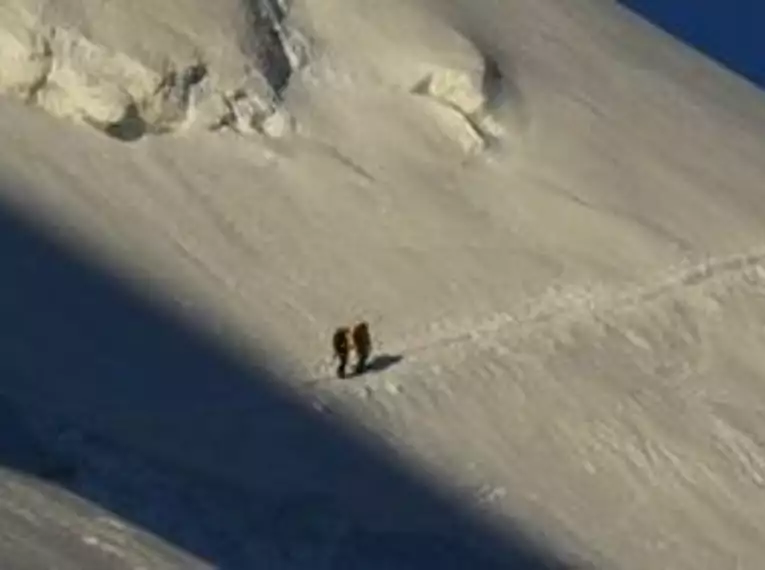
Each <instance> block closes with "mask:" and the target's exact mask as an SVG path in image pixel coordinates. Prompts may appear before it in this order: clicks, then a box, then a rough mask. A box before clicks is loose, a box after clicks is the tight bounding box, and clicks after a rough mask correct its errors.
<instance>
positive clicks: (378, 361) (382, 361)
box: [366, 353, 404, 372]
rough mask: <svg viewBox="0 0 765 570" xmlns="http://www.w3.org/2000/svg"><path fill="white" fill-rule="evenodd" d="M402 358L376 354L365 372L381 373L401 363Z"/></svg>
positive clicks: (400, 356)
mask: <svg viewBox="0 0 765 570" xmlns="http://www.w3.org/2000/svg"><path fill="white" fill-rule="evenodd" d="M403 359H404V357H403V356H402V355H401V354H387V353H383V354H378V355H376V356H374V357H373V358H372V359H371V360H370V361H369V363H368V364H367V366H366V371H367V372H383V371H385V370H387V369H388V368H390V367H391V366H394V365H396V364H398V363H399V362H401V361H402V360H403Z"/></svg>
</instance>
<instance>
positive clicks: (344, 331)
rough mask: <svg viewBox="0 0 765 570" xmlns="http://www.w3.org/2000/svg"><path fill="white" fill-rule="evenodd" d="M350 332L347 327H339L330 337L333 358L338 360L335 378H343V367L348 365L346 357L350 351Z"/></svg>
mask: <svg viewBox="0 0 765 570" xmlns="http://www.w3.org/2000/svg"><path fill="white" fill-rule="evenodd" d="M350 345H351V343H350V330H349V329H348V327H340V328H339V329H336V330H335V334H334V335H333V336H332V348H333V349H334V358H338V359H340V364H338V366H337V377H338V378H345V367H346V366H347V364H348V355H349V354H350V351H351V346H350Z"/></svg>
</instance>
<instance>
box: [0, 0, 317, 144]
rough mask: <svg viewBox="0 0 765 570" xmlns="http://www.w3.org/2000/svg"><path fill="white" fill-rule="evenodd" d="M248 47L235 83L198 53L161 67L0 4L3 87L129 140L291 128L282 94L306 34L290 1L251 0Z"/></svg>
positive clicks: (168, 58)
mask: <svg viewBox="0 0 765 570" xmlns="http://www.w3.org/2000/svg"><path fill="white" fill-rule="evenodd" d="M247 14H248V17H249V21H248V25H249V26H250V28H251V30H252V33H251V34H249V35H248V36H247V37H248V40H247V41H246V42H245V43H247V44H248V45H244V46H242V49H243V51H245V53H246V54H247V55H249V56H250V57H251V59H252V68H251V69H250V70H248V72H247V73H246V74H244V75H243V76H242V77H241V78H240V81H239V83H240V84H239V86H238V87H235V88H230V86H228V85H224V84H223V83H222V82H221V81H220V78H219V77H218V74H217V70H216V69H215V68H212V67H210V66H209V65H208V64H207V63H206V62H205V61H204V59H203V57H202V56H201V55H200V56H199V57H198V58H197V61H194V62H192V63H190V64H188V63H185V64H178V63H176V62H174V61H173V59H172V57H173V56H172V54H152V55H153V56H157V55H158V56H160V57H164V58H165V59H164V63H163V64H162V65H161V66H160V68H155V67H152V66H150V65H147V64H146V63H144V62H142V61H138V60H137V59H135V58H133V57H130V56H128V55H126V54H123V53H117V52H114V51H112V50H110V49H109V48H107V47H106V46H103V45H99V44H98V43H95V42H93V41H90V40H89V39H88V38H87V37H86V36H85V35H83V34H82V33H81V32H80V31H79V30H77V29H73V28H68V27H61V26H48V25H45V24H42V23H40V22H39V21H36V20H34V19H33V18H32V17H31V16H29V15H28V14H26V13H25V12H22V11H21V10H18V11H14V9H13V8H12V7H5V8H2V9H0V15H1V16H2V20H0V93H2V92H7V93H12V94H16V95H18V96H20V97H21V98H23V99H24V100H25V101H26V102H28V103H30V104H33V105H36V106H39V107H41V108H43V109H44V110H46V111H47V112H49V113H51V114H52V115H55V116H58V117H64V118H69V119H73V120H76V121H81V122H84V123H87V124H89V125H91V126H93V127H95V128H98V129H99V130H102V131H103V132H105V133H106V134H108V135H110V136H112V137H114V138H116V139H119V140H123V141H133V140H137V139H139V138H141V137H143V136H145V135H159V134H166V133H172V132H175V131H178V130H180V129H183V128H187V127H201V128H203V129H207V130H219V129H221V128H230V129H233V130H235V131H237V132H239V133H245V134H248V133H255V132H256V133H260V134H263V135H266V136H271V137H279V136H282V135H284V134H285V133H286V132H287V131H288V130H289V128H290V124H291V123H290V118H289V116H288V113H287V112H286V110H285V109H284V108H283V106H282V105H281V104H280V98H281V95H282V93H283V91H284V89H285V88H286V87H287V85H288V83H289V81H290V78H291V76H292V73H293V72H294V70H295V69H297V68H298V67H300V66H301V65H303V64H304V63H305V51H304V50H301V48H300V46H301V45H302V44H301V41H300V36H299V34H298V33H297V32H296V31H293V30H289V29H287V28H285V26H284V25H283V23H282V20H283V19H284V17H285V15H286V5H284V4H283V3H273V2H271V1H268V0H262V1H254V0H253V1H251V2H248V3H247Z"/></svg>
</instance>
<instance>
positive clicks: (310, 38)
mask: <svg viewBox="0 0 765 570" xmlns="http://www.w3.org/2000/svg"><path fill="white" fill-rule="evenodd" d="M210 6H211V5H210V4H209V3H207V2H203V1H201V0H200V1H198V2H197V1H193V0H186V1H184V2H180V1H177V2H172V3H170V2H166V3H163V6H162V7H161V8H157V7H156V6H155V3H148V2H147V3H143V2H111V3H108V4H102V3H97V2H60V1H56V2H44V1H42V0H13V1H11V2H6V3H5V4H4V6H3V7H2V8H0V70H2V71H0V89H2V91H4V92H5V93H6V95H7V96H6V97H5V98H4V99H2V100H1V101H0V128H1V129H2V131H3V133H4V134H5V137H4V141H3V152H2V153H1V154H0V168H2V173H3V177H4V179H5V181H6V184H5V185H4V186H3V189H2V192H3V193H2V199H3V202H4V203H5V204H6V205H7V206H8V207H11V208H14V209H19V210H21V211H24V212H27V213H28V214H29V215H31V216H33V217H35V218H36V219H40V220H42V221H44V222H45V223H46V224H48V225H52V226H54V227H55V228H56V231H57V232H58V234H60V237H61V239H64V240H66V241H67V242H68V243H73V244H77V247H78V248H80V249H83V250H84V251H87V253H88V255H90V256H93V257H95V258H98V259H99V260H101V262H102V263H104V264H106V265H107V266H108V267H110V268H112V270H113V271H114V272H115V273H117V274H119V275H122V276H124V277H125V278H126V279H131V280H132V282H133V283H134V284H135V286H137V287H139V288H143V289H145V290H148V291H151V292H153V294H157V295H160V296H161V297H162V298H163V299H165V300H166V302H167V303H168V304H171V305H172V306H173V307H174V308H175V310H176V311H179V312H180V313H182V314H183V315H185V318H187V319H190V320H193V321H194V322H197V323H200V324H201V326H203V327H204V328H205V329H207V330H209V331H213V332H214V333H215V334H216V335H217V336H219V337H220V338H222V339H225V341H226V342H227V343H229V344H231V345H235V346H236V347H237V349H238V350H239V351H241V352H243V353H252V354H257V355H262V354H268V355H269V357H270V358H272V359H273V360H274V363H275V364H274V366H275V367H276V368H278V369H279V370H280V371H282V372H281V373H280V378H281V380H280V381H281V382H282V383H283V384H285V385H286V386H289V387H290V388H292V389H294V390H296V391H297V393H299V394H300V395H301V397H303V398H305V399H306V401H308V402H313V405H315V406H317V407H318V408H320V409H322V410H324V413H329V414H330V415H333V414H334V415H344V414H346V415H347V416H348V417H350V418H351V419H352V420H353V421H354V422H355V425H357V426H359V427H358V429H361V428H362V426H364V427H367V428H369V429H371V430H372V431H373V432H374V433H376V434H377V435H378V436H380V437H381V438H383V439H384V440H385V441H386V442H387V443H388V444H390V446H391V447H392V448H393V449H395V450H397V451H398V453H400V454H401V455H402V456H403V457H404V458H405V459H406V461H407V462H409V463H410V464H411V465H415V466H416V467H417V469H419V470H422V471H423V472H424V473H426V474H427V476H428V477H429V478H431V479H432V481H434V483H433V484H434V485H447V486H448V487H449V488H451V489H453V490H455V492H457V493H458V494H460V496H462V497H463V499H464V501H465V502H466V503H468V502H471V501H473V502H475V501H476V500H477V501H478V502H483V503H484V506H482V507H481V508H482V509H483V510H485V511H487V513H490V514H491V516H493V517H497V520H498V522H497V523H496V524H497V525H498V526H502V525H503V524H504V523H508V524H510V521H513V524H519V525H520V526H521V527H522V528H527V529H529V532H530V533H531V534H535V535H543V536H544V537H545V538H546V539H547V541H548V542H549V543H550V544H551V545H552V548H553V549H554V550H557V551H559V552H565V553H570V554H571V555H572V556H573V555H576V557H577V558H581V559H584V560H590V561H591V562H592V563H593V564H595V565H596V566H598V567H608V568H625V569H628V568H646V567H652V568H654V567H655V568H689V569H690V568H693V569H697V568H757V567H758V561H759V560H760V559H761V558H762V554H763V547H762V544H763V530H765V529H764V528H763V524H762V522H761V519H762V518H763V517H762V515H763V507H762V506H761V505H760V501H758V498H759V496H760V494H761V488H762V485H763V481H765V451H764V450H763V444H762V442H763V441H765V439H764V438H765V431H764V430H765V428H763V424H762V402H763V401H765V400H764V399H763V397H764V396H765V394H763V384H762V378H763V371H765V364H764V363H763V361H762V358H761V355H760V352H761V350H760V344H759V340H760V339H761V336H762V335H761V332H760V329H761V323H762V320H763V318H765V307H763V305H762V298H763V297H762V293H763V291H764V290H765V285H764V279H765V267H763V260H765V236H763V233H764V230H763V228H762V224H761V219H762V218H763V215H764V214H765V200H763V199H762V197H761V191H760V189H761V181H762V180H763V177H764V175H765V164H763V162H762V160H761V157H762V156H764V155H765V142H763V141H765V138H763V132H765V105H764V104H763V102H764V100H763V97H762V94H761V93H759V92H758V91H756V90H755V89H754V88H753V87H752V86H750V85H749V84H747V83H745V82H744V81H742V80H740V79H739V78H737V77H734V76H732V75H731V74H729V73H728V72H726V71H724V70H723V69H721V68H719V67H717V66H716V65H714V64H713V63H711V62H709V61H708V60H705V59H704V58H702V57H701V56H700V55H699V54H697V53H695V52H693V51H692V50H690V49H687V48H685V47H683V46H681V45H680V44H679V43H678V42H676V41H674V40H672V39H671V38H669V37H667V36H666V35H663V34H662V33H661V32H659V31H657V30H656V29H654V28H652V27H650V26H648V25H647V24H645V23H644V22H642V21H641V20H639V19H638V18H636V17H633V16H631V15H630V14H629V13H628V12H626V11H624V10H623V9H622V8H620V7H619V6H618V5H616V4H615V3H613V2H606V1H603V0H587V1H581V2H577V3H576V5H574V3H568V2H560V1H555V0H507V1H505V2H498V1H493V0H419V1H418V2H405V1H403V0H389V1H387V2H384V3H383V2H371V1H359V2H355V3H348V2H341V1H340V0H322V1H320V2H319V1H318V0H295V1H294V2H282V3H279V2H268V1H266V0H261V1H256V0H251V1H249V2H233V1H227V2H219V3H216V7H215V9H214V10H212V9H211V8H210ZM6 310H7V311H10V309H6ZM357 316H363V317H365V318H368V319H369V320H370V321H371V322H372V326H373V333H374V334H375V337H376V340H377V342H378V352H379V353H380V354H383V355H388V356H389V357H390V358H388V362H387V364H386V363H384V362H382V361H380V362H381V364H380V368H382V370H380V372H379V373H376V374H373V375H370V376H368V377H366V378H361V379H355V380H348V381H344V382H341V381H338V380H335V379H332V378H331V363H330V362H329V359H328V349H327V347H328V336H329V332H330V331H331V329H332V328H333V327H335V326H337V325H339V324H342V323H345V322H347V321H349V320H351V319H353V318H356V317H357ZM67 326H69V325H67ZM71 326H73V327H74V328H73V329H72V333H71V334H73V335H75V336H76V334H77V333H76V331H77V330H78V329H77V327H76V326H75V325H71ZM62 327H64V325H62ZM63 330H66V328H65V327H64V329H63ZM29 338H30V339H31V340H30V341H29V342H35V341H34V339H35V338H36V337H34V336H30V337H29ZM104 342H106V341H104ZM15 344H16V345H18V346H19V347H21V348H17V349H16V352H15V353H14V354H17V356H16V357H14V358H15V359H16V360H14V361H13V367H14V368H15V369H20V370H26V371H27V372H26V376H25V377H29V375H33V373H34V371H38V372H39V371H40V370H41V369H40V368H39V366H41V365H40V364H39V363H32V362H31V361H32V360H33V359H32V358H29V357H24V356H23V355H24V354H25V352H24V350H23V347H24V346H26V345H25V344H24V341H21V340H19V341H16V343H15ZM87 346H88V344H87V343H85V345H84V347H80V348H79V349H78V350H83V351H86V352H84V353H82V358H84V359H85V360H87V358H88V356H87V355H88V352H87V350H88V349H87ZM37 349H38V348H35V350H37ZM110 350H118V349H117V348H114V347H112V348H111V349H110ZM27 352H28V351H27ZM56 352H57V353H60V354H59V356H60V358H61V362H62V363H71V362H72V361H73V360H76V358H78V357H77V356H76V355H75V356H72V355H69V354H68V349H67V348H66V347H65V348H64V349H62V350H58V351H56ZM96 352H97V351H96ZM78 354H80V353H78ZM94 354H95V352H94ZM384 364H385V365H384ZM36 366H37V367H38V368H36ZM53 367H54V364H51V365H50V369H51V370H53ZM42 370H43V371H45V370H47V369H46V368H45V367H43V368H42ZM74 370H77V368H76V367H75V368H74V369H73V370H72V371H70V373H69V374H70V375H71V376H75V374H73V371H74ZM51 373H52V372H51ZM71 381H72V382H76V379H73V380H71ZM7 384H8V385H7V386H5V387H4V388H3V391H4V392H5V393H6V394H7V395H8V397H9V398H11V399H15V400H17V401H19V402H23V405H24V406H26V407H27V408H29V409H37V410H42V409H45V410H46V413H50V414H57V415H60V416H63V417H65V418H67V421H69V422H72V423H75V424H77V425H79V426H80V427H81V428H82V429H84V430H86V431H93V432H97V433H98V434H99V437H101V438H104V439H106V440H109V441H119V442H122V444H124V445H127V446H128V447H129V448H131V449H136V450H139V455H141V454H145V455H146V456H150V457H161V458H162V460H163V461H166V462H169V463H170V464H172V465H175V466H180V467H181V468H182V469H185V470H191V471H193V472H196V471H207V473H206V476H207V475H211V473H209V471H211V469H210V467H209V466H210V465H215V469H212V471H216V470H217V471H219V472H216V473H215V475H219V476H223V475H225V478H228V480H230V481H231V482H232V484H233V482H236V484H247V485H253V486H255V487H258V486H259V489H260V490H261V491H262V492H265V491H264V489H268V492H275V491H274V488H273V487H270V485H277V483H278V481H276V479H278V478H279V477H278V476H275V477H273V479H274V481H271V478H268V477H265V479H266V480H268V482H258V481H252V480H251V478H248V477H246V476H245V475H244V473H245V472H246V470H245V469H244V465H245V464H246V462H245V460H244V459H243V458H245V457H247V456H248V455H249V454H250V453H251V451H252V447H251V445H252V442H251V441H248V438H247V437H243V436H241V434H240V437H232V438H230V439H227V440H226V444H225V450H226V453H225V460H224V461H220V458H219V456H218V451H219V446H220V441H221V440H220V439H216V438H211V439H210V440H209V441H194V442H193V445H189V447H193V452H190V451H189V448H188V447H184V446H178V445H177V442H179V441H187V438H186V437H185V435H186V434H185V430H186V429H188V428H187V426H185V425H183V423H181V422H178V421H177V420H178V417H177V416H175V417H174V416H173V415H172V414H170V415H168V416H167V417H165V416H163V414H162V413H161V411H160V410H161V408H162V407H163V406H164V405H165V404H166V402H161V401H156V402H150V403H149V405H148V407H149V408H150V409H154V408H156V413H155V414H152V413H150V412H146V411H145V410H144V411H143V412H142V413H140V414H137V413H134V412H133V411H131V410H132V408H131V406H130V405H127V404H126V403H125V401H120V399H119V398H113V399H111V400H110V399H109V398H108V397H107V396H106V395H103V396H93V397H92V398H90V399H84V400H83V399H82V398H79V397H75V396H74V395H72V394H68V391H67V384H60V385H57V386H55V387H52V388H46V390H48V392H45V391H44V390H42V389H40V388H37V391H35V390H29V389H28V387H25V386H24V385H23V382H12V381H8V382H7ZM109 386H110V384H109V382H107V381H104V387H103V388H102V390H103V391H104V394H106V392H107V389H108V388H109ZM41 392H45V395H46V397H47V398H48V400H47V401H46V403H45V404H43V403H42V398H41ZM189 399H190V400H191V399H193V398H192V397H191V396H189ZM51 402H55V404H51ZM131 402H132V400H131ZM134 403H135V405H137V406H138V405H144V404H145V402H141V403H140V404H139V403H138V401H136V402H134ZM202 403H203V402H201V403H200V405H198V406H196V407H194V410H195V411H194V414H196V415H194V416H193V417H194V418H195V420H196V421H200V422H202V421H204V420H203V418H204V417H205V414H206V413H212V412H210V410H209V409H205V408H204V406H202V405H201V404H202ZM192 407H193V406H192ZM245 411H246V410H244V409H242V410H236V411H232V412H231V416H232V421H234V419H236V421H240V420H239V419H238V418H239V416H242V418H244V415H245ZM40 413H42V412H40ZM215 414H216V415H218V414H220V415H221V417H222V416H224V414H221V413H220V412H217V411H216V412H215ZM241 421H242V422H243V423H242V426H245V427H244V428H242V426H239V427H240V428H242V429H245V430H247V429H252V430H255V428H254V427H253V424H250V423H247V421H248V420H244V419H241ZM248 426H249V427H248ZM246 433H249V432H246ZM220 437H223V436H222V435H221V436H220ZM83 453H84V452H83ZM94 453H95V451H94ZM216 458H217V461H216ZM124 461H126V462H128V463H129V461H128V460H127V459H125V460H124ZM238 477H240V478H241V480H238ZM244 479H247V480H246V481H245V480H244ZM295 484H297V483H295ZM321 484H326V485H327V488H325V489H323V491H324V492H336V491H337V489H331V487H332V483H331V482H322V483H319V482H317V483H316V486H318V487H320V486H321ZM315 490H316V489H314V491H315ZM486 516H489V515H488V514H487V515H486ZM179 518H180V519H185V518H188V517H179ZM383 518H384V517H383ZM422 524H423V525H424V524H425V523H422ZM245 535H247V532H246V531H242V536H245ZM243 540H244V539H243ZM242 556H245V557H246V556H247V554H242ZM252 556H256V555H255V554H253V555H252ZM219 560H222V558H220V559H219ZM249 560H255V558H252V559H249ZM250 563H252V562H250ZM179 564H181V563H179Z"/></svg>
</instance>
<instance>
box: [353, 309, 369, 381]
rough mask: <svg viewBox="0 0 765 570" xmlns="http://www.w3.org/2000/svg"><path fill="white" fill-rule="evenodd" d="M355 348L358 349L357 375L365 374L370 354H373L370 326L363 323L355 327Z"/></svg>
mask: <svg viewBox="0 0 765 570" xmlns="http://www.w3.org/2000/svg"><path fill="white" fill-rule="evenodd" d="M351 337H352V339H353V346H354V348H355V349H356V368H355V373H356V374H363V373H364V371H365V370H366V367H367V360H369V354H370V353H371V352H372V337H371V336H370V335H369V325H368V324H367V322H366V321H361V322H360V323H357V324H356V326H354V327H353V332H352V333H351Z"/></svg>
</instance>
